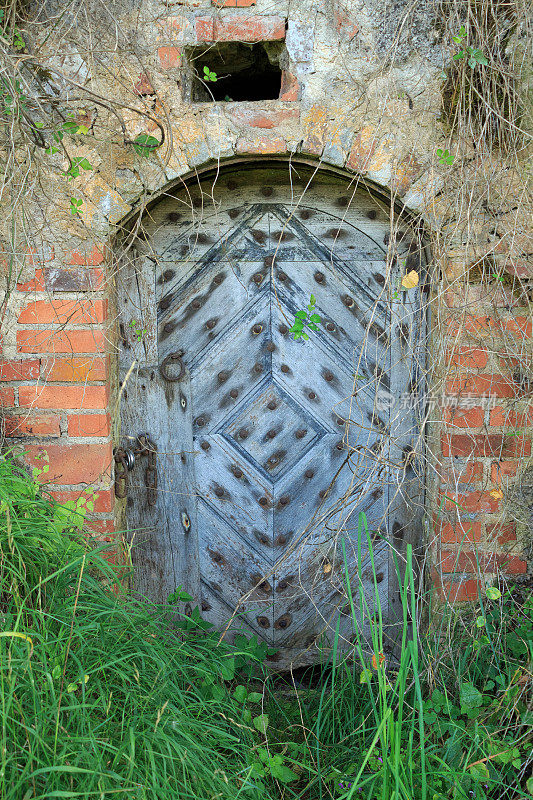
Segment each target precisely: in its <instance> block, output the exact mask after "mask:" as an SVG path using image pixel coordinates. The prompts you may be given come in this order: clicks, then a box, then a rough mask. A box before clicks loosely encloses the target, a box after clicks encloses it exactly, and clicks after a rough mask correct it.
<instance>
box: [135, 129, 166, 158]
mask: <svg viewBox="0 0 533 800" xmlns="http://www.w3.org/2000/svg"><path fill="white" fill-rule="evenodd" d="M160 144H161V142H160V141H159V139H156V138H155V136H149V135H148V134H147V133H140V134H139V135H138V136H137V137H136V138H135V142H134V144H133V149H134V150H135V152H136V153H137V154H138V155H140V156H144V157H145V158H148V156H149V155H150V153H151V152H152V151H153V150H154V149H155V148H156V147H159V145H160Z"/></svg>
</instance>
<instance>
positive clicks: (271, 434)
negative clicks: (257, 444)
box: [266, 428, 278, 439]
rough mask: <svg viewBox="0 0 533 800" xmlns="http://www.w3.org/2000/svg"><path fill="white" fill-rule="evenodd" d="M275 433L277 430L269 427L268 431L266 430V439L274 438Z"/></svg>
mask: <svg viewBox="0 0 533 800" xmlns="http://www.w3.org/2000/svg"><path fill="white" fill-rule="evenodd" d="M277 435H278V432H277V430H275V429H274V428H271V429H270V430H269V431H267V433H266V437H267V439H274V438H275V437H276V436H277Z"/></svg>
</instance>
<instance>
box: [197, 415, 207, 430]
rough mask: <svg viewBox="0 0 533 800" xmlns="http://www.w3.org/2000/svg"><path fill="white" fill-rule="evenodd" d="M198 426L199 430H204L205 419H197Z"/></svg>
mask: <svg viewBox="0 0 533 800" xmlns="http://www.w3.org/2000/svg"><path fill="white" fill-rule="evenodd" d="M196 424H197V425H198V427H199V428H203V427H204V425H205V417H196Z"/></svg>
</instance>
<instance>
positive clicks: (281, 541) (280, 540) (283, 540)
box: [277, 533, 287, 544]
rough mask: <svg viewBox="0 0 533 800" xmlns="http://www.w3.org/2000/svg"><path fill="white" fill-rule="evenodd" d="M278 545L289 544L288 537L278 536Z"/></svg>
mask: <svg viewBox="0 0 533 800" xmlns="http://www.w3.org/2000/svg"><path fill="white" fill-rule="evenodd" d="M277 543H278V544H287V537H286V536H285V535H284V534H283V533H282V534H281V535H280V536H278V538H277Z"/></svg>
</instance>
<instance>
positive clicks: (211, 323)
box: [205, 319, 217, 331]
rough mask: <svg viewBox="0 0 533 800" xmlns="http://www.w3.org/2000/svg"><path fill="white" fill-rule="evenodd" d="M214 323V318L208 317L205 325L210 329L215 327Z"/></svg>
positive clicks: (215, 322)
mask: <svg viewBox="0 0 533 800" xmlns="http://www.w3.org/2000/svg"><path fill="white" fill-rule="evenodd" d="M216 324H217V321H216V319H208V320H207V322H206V323H205V327H206V328H207V329H208V330H209V331H210V330H212V329H213V328H214V327H215V325H216Z"/></svg>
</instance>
